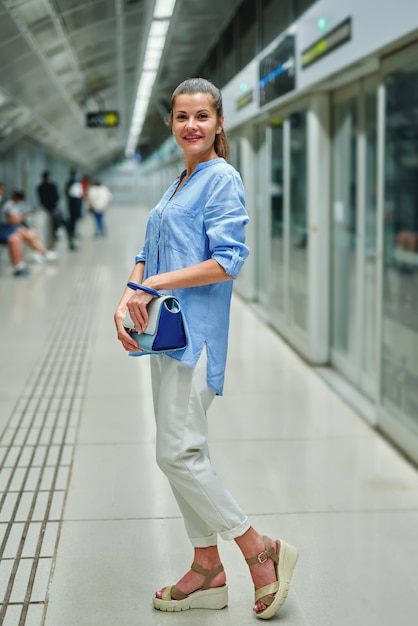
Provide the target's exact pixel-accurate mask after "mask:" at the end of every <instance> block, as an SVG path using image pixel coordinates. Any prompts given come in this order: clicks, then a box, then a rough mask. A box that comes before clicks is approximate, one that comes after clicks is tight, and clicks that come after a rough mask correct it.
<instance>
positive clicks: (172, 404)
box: [151, 350, 249, 598]
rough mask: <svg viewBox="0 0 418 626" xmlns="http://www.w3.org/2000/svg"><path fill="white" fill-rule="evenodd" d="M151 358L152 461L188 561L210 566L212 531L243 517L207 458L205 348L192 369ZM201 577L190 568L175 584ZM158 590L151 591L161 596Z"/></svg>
mask: <svg viewBox="0 0 418 626" xmlns="http://www.w3.org/2000/svg"><path fill="white" fill-rule="evenodd" d="M151 361H152V366H151V367H152V381H153V395H154V407H155V414H156V420H157V461H158V464H159V465H160V467H161V469H162V470H163V471H164V473H165V474H166V475H167V476H168V478H169V481H170V485H171V487H172V489H173V493H174V495H175V497H176V499H177V502H178V504H179V507H180V510H181V511H182V514H183V517H184V520H185V526H186V531H187V533H188V536H189V538H190V541H191V543H192V545H193V546H194V563H197V564H198V565H200V566H201V567H203V568H205V569H207V570H211V569H213V568H214V567H216V566H217V565H219V564H220V563H221V559H220V556H219V552H218V548H217V545H216V544H217V534H218V533H219V534H221V535H222V536H223V537H224V538H225V539H233V538H234V537H235V536H237V535H241V534H242V533H243V532H244V531H245V530H247V529H248V527H249V522H248V519H247V517H246V515H245V514H244V513H243V512H242V511H241V509H240V508H239V507H238V505H237V504H236V502H235V500H234V499H233V498H232V496H231V495H230V494H229V492H228V491H227V490H226V488H225V486H224V485H223V483H222V482H221V480H220V479H219V477H218V476H217V474H216V473H215V472H214V470H213V468H212V466H211V463H210V457H209V450H208V446H207V419H206V411H207V409H208V408H209V406H210V404H211V402H212V400H213V397H214V395H215V394H214V392H213V390H211V389H210V388H209V387H208V386H207V383H206V350H204V352H203V353H202V356H201V358H200V359H199V362H198V364H197V366H196V367H195V368H190V367H188V366H185V365H184V364H182V363H180V362H178V361H175V360H174V359H171V358H170V357H160V356H159V357H152V359H151ZM225 580H226V577H225V572H223V571H222V572H220V573H219V574H217V575H216V576H215V577H214V578H213V580H212V581H211V585H210V586H211V587H218V586H222V585H224V584H225ZM202 582H203V576H202V575H201V574H199V573H198V572H195V571H194V570H190V571H189V572H187V573H186V574H185V576H183V578H181V579H180V580H179V582H178V583H176V587H177V588H178V589H180V590H181V591H182V592H183V593H186V594H189V593H191V592H192V591H195V590H196V589H199V588H200V587H201V586H202ZM162 592H163V590H161V591H158V592H157V594H156V596H157V597H158V598H161V596H162Z"/></svg>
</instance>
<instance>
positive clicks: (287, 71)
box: [259, 35, 295, 106]
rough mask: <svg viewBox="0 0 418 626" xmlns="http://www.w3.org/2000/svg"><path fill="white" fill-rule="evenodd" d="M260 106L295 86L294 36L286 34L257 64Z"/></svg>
mask: <svg viewBox="0 0 418 626" xmlns="http://www.w3.org/2000/svg"><path fill="white" fill-rule="evenodd" d="M259 72H260V73H259V76H260V79H259V88H260V106H263V104H267V102H271V101H272V100H275V99H276V98H280V96H283V95H284V94H285V93H288V92H289V91H292V89H294V88H295V38H294V36H293V35H286V37H285V38H284V39H282V41H281V42H280V43H279V44H278V46H277V47H276V48H275V49H274V50H273V52H270V54H268V55H267V56H265V57H264V59H261V61H260V66H259Z"/></svg>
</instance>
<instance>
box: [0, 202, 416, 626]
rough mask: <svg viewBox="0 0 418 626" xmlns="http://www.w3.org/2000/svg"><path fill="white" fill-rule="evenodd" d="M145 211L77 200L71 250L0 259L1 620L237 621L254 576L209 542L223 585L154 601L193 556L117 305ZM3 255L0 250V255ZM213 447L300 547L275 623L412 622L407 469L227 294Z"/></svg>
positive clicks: (132, 625) (253, 512)
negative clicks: (190, 598)
mask: <svg viewBox="0 0 418 626" xmlns="http://www.w3.org/2000/svg"><path fill="white" fill-rule="evenodd" d="M146 217H147V211H146V210H138V209H135V210H134V209H132V208H131V209H130V208H123V209H122V208H117V207H113V208H112V210H111V211H110V213H109V218H108V222H109V232H110V234H109V237H108V238H106V239H103V240H102V239H94V238H93V237H92V230H93V228H92V224H91V223H90V221H89V219H88V217H86V218H85V220H84V223H83V224H82V234H83V236H82V239H81V243H80V249H79V251H77V252H74V253H70V252H67V250H66V246H65V242H64V241H62V242H60V244H59V251H60V257H59V259H58V261H57V262H55V263H54V264H50V265H48V266H43V267H39V266H33V267H32V273H31V276H30V277H29V278H26V279H24V278H23V279H14V278H12V277H11V276H10V274H9V270H8V267H7V263H5V258H4V255H3V257H2V264H1V273H0V346H1V347H0V432H1V433H2V437H1V441H0V463H1V474H0V486H1V489H2V495H1V507H2V509H1V512H0V549H1V552H2V553H1V561H0V595H1V601H2V605H1V609H0V610H1V613H0V624H2V625H3V626H23V625H27V626H40V625H41V624H46V626H157V625H158V626H160V625H164V626H165V625H166V624H170V626H172V625H176V626H179V625H187V624H190V625H193V626H195V625H196V624H199V625H202V626H209V625H210V626H238V625H239V626H246V625H247V624H248V625H249V624H255V623H257V622H256V619H255V617H254V616H253V614H252V612H251V607H252V585H251V580H250V577H249V575H248V571H247V568H246V566H245V564H244V562H243V560H242V557H241V556H240V554H239V552H238V550H237V548H236V546H235V545H234V544H233V543H225V542H221V545H220V547H221V553H222V556H223V560H224V565H225V568H226V570H227V575H228V582H229V588H230V602H229V606H228V608H227V609H224V610H222V611H188V612H185V613H180V614H177V613H176V614H172V613H171V614H165V613H160V612H158V611H154V610H153V609H152V605H151V595H152V593H153V590H154V589H156V588H158V587H160V586H162V585H164V584H170V583H173V582H175V581H176V580H177V579H178V578H179V577H180V576H181V575H182V574H183V573H184V571H186V569H187V568H188V567H189V565H190V562H191V550H190V548H189V546H188V542H187V538H186V536H185V533H184V530H183V525H182V521H181V519H180V517H179V513H178V510H177V506H176V503H175V501H174V499H173V496H172V495H171V492H170V490H169V488H168V486H167V483H166V480H165V478H164V477H163V476H162V474H161V473H160V471H159V470H158V468H157V467H156V465H155V461H154V423H153V414H152V403H151V394H150V390H149V371H148V360H147V358H146V357H141V358H139V359H130V358H129V357H128V356H126V355H125V354H124V352H123V350H122V348H121V347H120V346H119V345H118V342H117V341H116V337H115V331H114V328H113V320H112V316H113V310H114V307H115V305H116V303H117V301H118V299H119V297H120V294H121V292H122V289H123V285H124V283H125V280H126V278H127V276H128V274H129V271H130V269H131V265H132V262H133V257H134V254H135V252H136V251H137V250H138V247H139V242H140V241H141V238H142V233H143V228H144V224H145V220H146ZM6 260H7V258H6ZM231 322H232V323H231V334H230V351H229V363H228V371H227V377H226V386H225V395H224V397H222V398H216V399H215V402H214V404H213V406H212V408H211V410H210V441H211V452H212V458H213V463H214V465H215V466H216V468H217V471H218V472H219V473H220V474H221V476H222V477H223V478H224V479H225V481H226V483H227V484H228V486H229V487H230V489H231V491H232V492H233V493H234V495H235V496H236V498H237V499H238V501H239V502H240V503H241V505H242V507H243V508H244V510H246V512H247V513H248V514H249V515H250V517H251V519H252V521H253V523H254V525H255V526H256V527H257V528H258V529H260V530H261V531H262V532H265V533H267V534H270V535H271V536H274V537H283V538H285V539H287V540H288V541H290V542H291V543H293V544H294V545H296V546H298V548H299V551H300V559H299V563H298V566H297V568H296V571H295V576H294V582H293V584H292V587H291V592H290V594H289V598H288V601H287V603H286V605H285V607H284V608H283V610H282V611H281V612H280V613H279V614H278V615H277V616H276V617H275V618H274V619H273V620H271V623H279V622H280V623H282V624H287V625H289V626H353V624H355V625H356V626H393V624H396V626H412V625H414V624H415V623H416V620H417V615H418V594H417V592H416V586H417V583H416V569H417V564H418V473H417V471H416V469H414V468H413V467H412V466H411V465H409V464H408V462H406V461H405V460H404V459H403V458H402V457H401V456H400V455H399V454H398V453H397V451H396V450H395V449H394V448H392V446H391V445H390V444H389V443H387V442H386V441H385V440H384V439H383V438H381V437H380V436H379V435H378V434H377V433H376V432H374V431H373V430H372V429H371V428H370V427H369V426H368V425H367V424H366V423H365V422H364V421H363V420H362V419H360V418H359V417H358V416H357V415H356V414H355V413H354V412H353V411H352V409H350V408H349V407H348V406H347V405H346V404H345V403H344V402H343V401H342V400H341V399H340V398H339V397H338V396H336V395H335V394H334V393H333V392H332V391H331V390H330V389H329V388H328V387H327V386H326V384H325V383H324V382H323V380H322V379H320V378H319V377H318V376H317V374H316V373H315V372H314V371H313V370H312V369H311V368H309V367H308V366H307V365H306V364H305V363H304V362H303V361H301V359H300V358H299V357H298V356H297V355H295V354H294V353H293V352H292V350H291V349H290V348H289V347H288V346H287V345H286V344H285V343H283V342H282V341H281V340H280V338H279V337H278V336H277V335H276V334H275V333H274V332H272V331H271V330H270V329H269V328H267V327H265V328H260V325H259V323H258V322H257V321H256V318H255V314H254V312H253V311H252V310H251V309H250V308H248V307H247V306H245V304H243V303H242V302H241V301H240V300H239V299H238V298H235V299H234V301H233V308H232V320H231Z"/></svg>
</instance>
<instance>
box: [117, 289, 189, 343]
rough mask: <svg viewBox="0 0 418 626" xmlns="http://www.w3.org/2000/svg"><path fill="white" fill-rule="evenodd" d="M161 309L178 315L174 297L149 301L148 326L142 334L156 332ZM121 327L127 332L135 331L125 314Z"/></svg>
mask: <svg viewBox="0 0 418 626" xmlns="http://www.w3.org/2000/svg"><path fill="white" fill-rule="evenodd" d="M161 307H166V308H168V309H169V310H170V311H171V312H172V313H178V312H179V311H180V305H179V302H178V300H177V298H175V297H174V296H160V297H159V298H154V300H151V302H150V303H149V304H148V306H147V311H148V325H147V327H146V329H145V330H144V331H143V334H146V335H154V334H155V332H156V330H157V325H158V320H159V319H160V312H161ZM123 325H124V326H125V328H128V329H129V330H135V325H134V323H133V321H132V320H131V317H130V315H129V313H127V314H126V317H125V321H124V323H123Z"/></svg>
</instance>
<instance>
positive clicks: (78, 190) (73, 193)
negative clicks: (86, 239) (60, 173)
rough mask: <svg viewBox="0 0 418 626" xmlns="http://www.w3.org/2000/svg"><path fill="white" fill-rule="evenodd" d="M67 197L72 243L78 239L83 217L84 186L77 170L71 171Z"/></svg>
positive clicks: (67, 185)
mask: <svg viewBox="0 0 418 626" xmlns="http://www.w3.org/2000/svg"><path fill="white" fill-rule="evenodd" d="M65 196H66V198H67V206H68V216H69V232H70V236H71V239H72V241H74V239H75V238H76V237H77V223H78V222H79V220H80V219H81V217H82V211H83V186H82V184H81V183H80V180H79V176H78V174H77V170H75V169H73V168H72V169H71V170H70V176H69V178H68V180H67V183H66V185H65Z"/></svg>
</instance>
